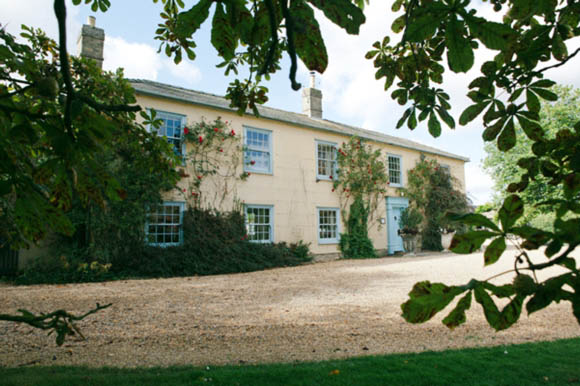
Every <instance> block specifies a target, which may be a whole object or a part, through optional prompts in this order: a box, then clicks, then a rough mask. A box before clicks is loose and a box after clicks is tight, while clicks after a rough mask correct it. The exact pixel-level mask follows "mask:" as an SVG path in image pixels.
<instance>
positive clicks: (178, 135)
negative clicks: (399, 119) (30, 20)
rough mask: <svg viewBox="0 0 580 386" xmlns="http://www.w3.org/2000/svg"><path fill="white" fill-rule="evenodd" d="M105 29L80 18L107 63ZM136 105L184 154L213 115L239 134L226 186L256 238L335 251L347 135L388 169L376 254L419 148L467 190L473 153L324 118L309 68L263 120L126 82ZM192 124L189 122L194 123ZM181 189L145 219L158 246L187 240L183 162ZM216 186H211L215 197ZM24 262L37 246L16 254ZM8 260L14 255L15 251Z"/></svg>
mask: <svg viewBox="0 0 580 386" xmlns="http://www.w3.org/2000/svg"><path fill="white" fill-rule="evenodd" d="M104 38H105V34H104V31H103V30H102V29H100V28H97V27H95V21H94V18H92V17H90V18H89V23H88V24H87V25H84V26H83V28H82V31H81V35H80V36H79V40H78V45H79V52H80V54H81V55H82V56H85V57H88V58H91V59H94V60H96V61H97V63H98V64H102V62H103V46H104V44H103V42H104ZM131 83H132V85H133V87H134V88H135V91H136V95H137V103H138V104H139V105H141V107H142V108H143V109H149V110H151V109H154V110H155V111H156V112H157V117H158V118H160V119H161V120H162V121H163V124H162V126H161V128H160V129H158V134H159V135H160V136H164V137H166V138H167V140H168V141H169V142H170V143H172V144H173V145H174V146H175V147H176V151H178V152H180V153H181V154H183V155H184V156H185V155H187V154H188V152H191V150H192V149H191V148H188V145H186V144H185V143H184V141H183V136H184V130H185V128H186V127H187V126H188V125H192V124H195V123H196V122H200V121H201V120H205V121H208V122H211V121H214V120H216V119H217V118H218V117H219V118H220V119H221V120H223V121H226V122H228V125H229V127H231V129H232V130H233V132H235V133H236V135H238V136H241V144H242V145H243V146H242V147H241V148H240V150H239V151H240V152H241V153H242V154H240V157H239V159H240V162H239V165H238V166H237V167H238V168H239V170H238V171H239V173H245V174H249V175H250V176H249V177H248V178H247V179H245V180H244V181H239V183H238V184H237V186H236V187H235V189H234V190H232V191H231V192H229V194H230V196H229V197H228V200H227V203H228V204H229V206H226V207H221V208H219V209H221V210H229V209H232V208H233V207H234V204H236V205H237V206H238V208H240V207H241V209H242V210H243V211H244V214H245V218H246V222H247V229H248V233H249V238H250V240H251V241H254V242H262V243H268V242H281V241H286V242H290V243H291V242H298V241H303V242H305V243H308V244H310V250H311V252H312V253H314V254H316V255H319V257H323V256H324V255H328V256H329V257H330V256H336V255H337V254H338V253H339V240H340V233H341V232H342V231H343V228H344V213H345V212H343V211H342V210H341V209H346V208H347V207H346V206H344V205H343V207H342V208H341V202H340V199H339V195H338V194H337V193H336V192H334V191H333V189H332V187H333V186H332V182H333V181H332V177H333V174H334V173H335V171H336V168H337V159H336V152H337V149H338V147H340V145H341V144H342V143H343V142H347V141H348V140H349V138H351V137H352V136H357V137H359V138H360V139H361V140H362V141H364V142H365V144H369V145H371V146H372V147H374V148H378V149H380V150H381V152H382V154H383V156H384V159H383V161H384V164H385V165H386V167H387V169H388V170H387V172H388V176H389V186H388V188H387V192H386V194H385V197H384V200H381V201H382V202H380V203H379V205H378V211H377V212H378V216H375V217H376V218H374V219H373V220H372V221H371V223H370V224H369V226H370V229H369V236H370V238H371V239H372V241H373V245H374V247H375V248H376V249H377V250H379V251H380V252H382V253H388V254H392V253H395V252H397V251H402V250H403V243H402V239H401V238H400V237H399V236H398V234H397V230H398V227H399V226H398V219H399V217H400V213H401V211H402V210H403V209H404V208H405V207H407V206H408V199H407V198H405V197H404V196H403V194H402V192H401V188H402V187H405V185H406V179H407V172H408V170H409V169H411V168H413V167H414V165H415V163H416V162H417V161H418V160H419V159H420V157H421V156H422V155H424V156H426V157H429V158H432V159H435V160H437V162H439V164H441V165H442V166H443V167H446V168H448V170H449V173H450V175H451V176H453V177H454V178H455V180H456V181H457V183H458V184H459V186H458V188H459V189H460V190H462V191H465V172H464V165H465V163H466V162H468V161H469V159H467V158H465V157H462V156H459V155H455V154H451V153H448V152H445V151H442V150H439V149H436V148H433V147H429V146H425V145H422V144H419V143H417V142H413V141H409V140H406V139H402V138H398V137H396V136H390V135H385V134H382V133H379V132H375V131H370V130H365V129H362V128H357V127H353V126H349V125H344V124H341V123H337V122H332V121H329V120H326V119H324V117H323V109H322V106H323V105H322V92H321V91H320V90H318V89H316V88H315V81H314V77H313V75H312V78H311V81H310V86H309V87H308V88H305V89H303V92H302V105H303V111H302V113H301V114H299V113H294V112H289V111H284V110H279V109H274V108H270V107H265V106H263V107H258V110H259V113H260V117H259V118H258V117H256V116H255V115H254V114H253V113H252V112H247V113H246V114H244V115H242V116H240V115H238V114H237V113H236V111H235V110H234V109H232V108H230V103H229V101H228V100H226V99H225V98H224V97H221V96H217V95H213V94H208V93H204V92H200V91H195V90H189V89H185V88H181V87H177V86H173V85H168V84H162V83H158V82H153V81H149V80H141V79H135V80H132V81H131ZM190 127H191V126H190ZM183 168H184V170H183V174H184V176H186V178H183V179H182V180H181V182H180V186H179V189H176V190H175V192H173V193H172V194H170V195H167V196H166V197H165V201H164V203H163V205H161V206H160V207H159V208H158V209H156V210H155V211H156V213H152V215H151V216H150V218H152V219H157V220H153V221H150V223H148V224H144V226H145V229H146V232H147V239H148V240H149V242H150V243H151V244H154V245H158V246H170V245H178V244H180V243H181V241H182V240H183V231H182V227H181V224H182V220H183V212H184V211H185V210H186V209H187V205H188V204H187V203H188V202H191V200H188V199H187V197H185V195H184V194H182V192H183V191H184V190H186V188H187V186H190V184H191V182H192V181H191V179H194V178H196V175H195V174H194V173H192V170H188V166H187V162H184V165H183ZM221 193H222V192H218V191H215V192H210V195H211V194H216V195H218V194H221ZM21 252H23V253H21V254H20V262H19V264H18V265H20V266H22V265H23V264H24V262H25V261H26V260H28V259H29V258H30V257H31V256H32V255H34V254H35V253H36V251H35V250H34V249H33V250H28V251H21ZM11 259H13V260H14V261H16V259H18V257H17V256H13V257H11Z"/></svg>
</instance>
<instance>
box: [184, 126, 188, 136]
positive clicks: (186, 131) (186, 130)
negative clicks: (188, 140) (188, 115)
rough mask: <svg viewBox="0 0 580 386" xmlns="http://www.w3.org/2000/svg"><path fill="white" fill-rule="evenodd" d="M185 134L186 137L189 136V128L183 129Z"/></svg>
mask: <svg viewBox="0 0 580 386" xmlns="http://www.w3.org/2000/svg"><path fill="white" fill-rule="evenodd" d="M183 134H185V135H187V134H189V129H188V128H187V127H184V128H183Z"/></svg>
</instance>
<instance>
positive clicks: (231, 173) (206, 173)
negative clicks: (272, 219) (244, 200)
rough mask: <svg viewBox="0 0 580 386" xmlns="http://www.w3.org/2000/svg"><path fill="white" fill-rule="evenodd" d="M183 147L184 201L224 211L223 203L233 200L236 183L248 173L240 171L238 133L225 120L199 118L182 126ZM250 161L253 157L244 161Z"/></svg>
mask: <svg viewBox="0 0 580 386" xmlns="http://www.w3.org/2000/svg"><path fill="white" fill-rule="evenodd" d="M183 140H184V142H185V144H186V146H187V153H186V156H185V161H184V162H185V166H186V168H185V169H182V171H181V173H182V175H183V176H184V177H186V178H188V181H189V183H188V185H189V186H188V188H187V189H183V190H182V192H183V194H184V196H185V198H186V200H187V201H188V202H189V203H190V204H192V205H191V206H195V207H197V208H206V209H216V210H225V209H231V207H228V208H225V207H224V206H225V205H226V204H231V203H233V202H234V201H235V200H236V192H237V182H239V181H245V180H246V179H247V178H248V177H249V176H250V173H248V172H241V173H240V167H241V166H242V163H241V162H242V156H243V146H242V144H241V139H240V135H239V134H237V133H236V131H235V130H234V129H232V128H231V126H230V123H229V122H228V121H223V120H222V119H221V118H219V117H218V118H217V119H216V120H214V121H213V122H207V121H206V120H205V119H202V120H201V121H199V122H195V123H192V124H188V125H187V127H185V128H184V136H183ZM245 162H247V163H249V164H253V163H254V161H253V160H245Z"/></svg>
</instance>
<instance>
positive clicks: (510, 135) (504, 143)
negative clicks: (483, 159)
mask: <svg viewBox="0 0 580 386" xmlns="http://www.w3.org/2000/svg"><path fill="white" fill-rule="evenodd" d="M515 145H516V129H515V127H514V118H513V117H511V118H510V119H508V121H507V124H506V125H505V127H504V128H503V130H502V132H501V134H500V135H499V137H498V139H497V148H498V149H499V150H500V151H504V152H505V151H508V150H510V149H511V148H512V147H514V146H515Z"/></svg>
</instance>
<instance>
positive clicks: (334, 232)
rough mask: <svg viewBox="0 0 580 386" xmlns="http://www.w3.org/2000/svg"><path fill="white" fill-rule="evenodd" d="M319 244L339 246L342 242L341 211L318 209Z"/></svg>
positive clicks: (336, 209) (337, 209) (317, 228)
mask: <svg viewBox="0 0 580 386" xmlns="http://www.w3.org/2000/svg"><path fill="white" fill-rule="evenodd" d="M316 219H317V226H316V232H317V235H318V244H338V243H339V242H340V232H341V224H340V209H339V208H327V207H318V208H316Z"/></svg>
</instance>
